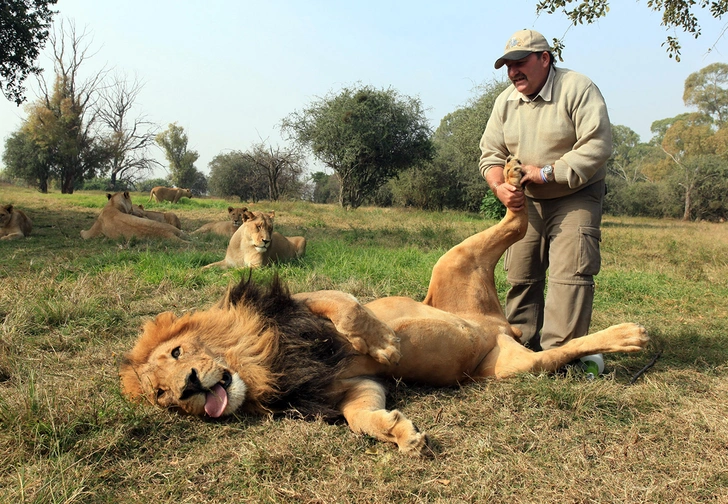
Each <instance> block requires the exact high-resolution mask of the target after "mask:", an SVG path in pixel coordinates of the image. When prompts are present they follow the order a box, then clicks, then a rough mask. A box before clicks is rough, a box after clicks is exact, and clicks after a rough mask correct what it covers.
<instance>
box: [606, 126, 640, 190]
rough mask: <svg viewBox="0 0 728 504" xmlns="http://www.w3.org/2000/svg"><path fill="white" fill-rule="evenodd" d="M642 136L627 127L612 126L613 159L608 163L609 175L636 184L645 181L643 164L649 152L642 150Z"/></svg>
mask: <svg viewBox="0 0 728 504" xmlns="http://www.w3.org/2000/svg"><path fill="white" fill-rule="evenodd" d="M642 145H643V144H641V143H640V136H639V135H638V134H637V133H635V132H634V130H632V129H630V128H628V127H627V126H620V125H618V124H613V125H612V157H611V158H609V161H608V162H607V173H609V174H611V175H613V176H615V177H617V178H620V179H622V180H624V181H625V182H626V183H627V184H634V183H636V182H638V181H640V180H644V178H645V176H644V174H643V173H642V162H643V161H644V159H645V156H646V153H647V151H646V150H645V149H644V148H642V147H641V146H642Z"/></svg>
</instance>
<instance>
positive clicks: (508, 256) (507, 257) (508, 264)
mask: <svg viewBox="0 0 728 504" xmlns="http://www.w3.org/2000/svg"><path fill="white" fill-rule="evenodd" d="M510 267H511V247H508V248H507V249H506V253H505V254H504V255H503V269H504V270H506V271H508V270H509V269H510Z"/></svg>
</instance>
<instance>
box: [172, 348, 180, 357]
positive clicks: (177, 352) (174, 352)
mask: <svg viewBox="0 0 728 504" xmlns="http://www.w3.org/2000/svg"><path fill="white" fill-rule="evenodd" d="M180 353H182V349H181V348H180V347H174V348H173V349H172V357H173V358H175V359H179V355H180Z"/></svg>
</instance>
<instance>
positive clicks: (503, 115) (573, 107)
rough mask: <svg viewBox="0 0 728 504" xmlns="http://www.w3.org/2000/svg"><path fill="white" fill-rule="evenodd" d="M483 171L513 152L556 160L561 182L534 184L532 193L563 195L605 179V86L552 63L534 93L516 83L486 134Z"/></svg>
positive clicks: (525, 158)
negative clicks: (522, 90) (530, 95)
mask: <svg viewBox="0 0 728 504" xmlns="http://www.w3.org/2000/svg"><path fill="white" fill-rule="evenodd" d="M480 150H481V153H482V154H481V156H480V163H479V166H480V173H481V174H482V175H483V177H485V175H486V173H487V172H488V170H489V169H490V168H491V167H493V166H503V165H504V164H505V159H506V157H508V155H514V156H516V157H518V158H519V159H520V160H521V162H522V163H523V164H524V165H535V166H544V165H547V164H550V165H553V167H554V176H555V181H556V183H553V182H552V183H549V184H528V185H527V186H526V188H525V192H526V195H527V196H529V197H532V198H537V199H549V198H558V197H561V196H565V195H567V194H571V193H574V192H576V191H578V190H579V189H582V188H583V187H585V186H587V185H590V184H593V183H594V182H597V181H599V180H602V179H604V177H605V175H606V162H607V160H608V159H609V157H610V156H611V155H612V128H611V124H610V122H609V115H608V114H607V106H606V104H605V103H604V97H602V94H601V92H600V91H599V88H597V86H596V85H595V84H594V83H593V82H592V81H591V80H590V79H589V78H587V77H586V76H584V75H582V74H579V73H577V72H574V71H571V70H567V69H565V68H556V67H552V68H551V71H550V73H549V77H548V79H547V80H546V83H545V84H544V86H543V88H542V89H541V91H540V92H539V94H538V95H537V96H536V97H535V98H534V99H533V100H529V99H528V97H526V96H524V95H523V94H521V93H520V92H518V91H517V90H516V89H515V87H514V86H513V85H511V86H509V87H508V88H507V89H506V90H505V91H503V92H502V93H501V94H500V95H499V96H498V98H496V101H495V104H494V106H493V111H492V113H491V115H490V119H488V124H487V125H486V128H485V132H484V133H483V137H482V138H481V140H480Z"/></svg>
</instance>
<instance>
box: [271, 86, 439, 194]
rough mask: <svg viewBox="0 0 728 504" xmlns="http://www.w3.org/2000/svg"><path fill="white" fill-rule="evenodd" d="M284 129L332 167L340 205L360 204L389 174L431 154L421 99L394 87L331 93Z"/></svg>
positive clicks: (292, 118)
mask: <svg viewBox="0 0 728 504" xmlns="http://www.w3.org/2000/svg"><path fill="white" fill-rule="evenodd" d="M282 129H283V131H285V132H287V133H288V134H289V135H290V136H291V137H292V138H293V139H294V140H295V141H296V142H297V143H298V145H300V146H302V147H305V148H308V149H310V150H311V152H312V153H313V155H314V156H315V157H316V158H317V159H319V160H320V161H321V162H323V163H324V164H325V165H326V166H328V167H329V168H331V169H332V170H333V171H334V173H335V174H336V176H337V177H338V179H339V183H340V184H341V190H340V192H339V204H340V205H341V206H342V207H350V208H357V207H358V206H360V205H361V204H362V203H363V202H364V201H365V198H367V197H368V196H371V195H373V194H374V193H375V192H376V190H377V189H379V188H380V187H381V186H382V185H383V184H384V183H386V182H387V180H389V179H390V178H391V177H393V176H394V175H396V174H397V173H398V172H400V171H401V170H403V169H405V168H407V167H409V166H412V165H416V164H417V163H419V162H420V161H424V160H427V159H430V158H431V157H432V153H433V147H432V142H431V140H430V136H431V131H430V127H429V125H428V124H427V120H426V118H425V115H424V112H423V110H422V107H421V105H420V102H419V100H418V99H414V98H409V97H401V96H400V95H399V94H398V93H397V92H396V91H394V90H392V89H386V90H378V89H374V88H372V87H370V86H362V87H358V88H354V89H350V88H344V89H343V90H342V91H340V92H339V93H338V94H336V95H334V94H332V93H330V94H329V95H328V96H327V97H325V98H322V99H319V100H318V101H316V102H314V103H312V104H311V105H310V106H309V107H308V108H307V109H305V110H304V111H302V112H295V113H293V114H291V115H290V116H289V117H288V118H286V119H284V121H283V126H282Z"/></svg>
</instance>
